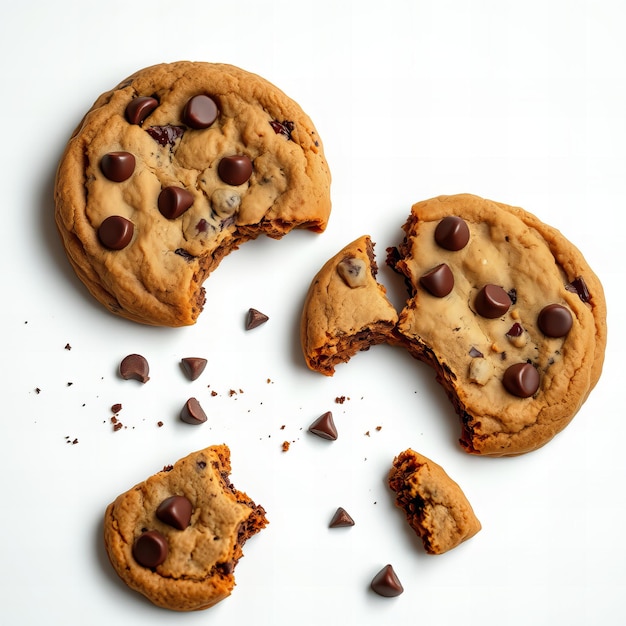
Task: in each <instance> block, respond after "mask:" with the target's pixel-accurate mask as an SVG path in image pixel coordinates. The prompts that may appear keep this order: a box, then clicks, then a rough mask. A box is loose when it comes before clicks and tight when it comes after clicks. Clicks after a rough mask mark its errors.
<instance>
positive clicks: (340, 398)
mask: <svg viewBox="0 0 626 626" xmlns="http://www.w3.org/2000/svg"><path fill="white" fill-rule="evenodd" d="M349 399H350V398H346V396H337V397H336V398H335V402H336V403H337V404H343V403H344V402H345V401H346V400H349Z"/></svg>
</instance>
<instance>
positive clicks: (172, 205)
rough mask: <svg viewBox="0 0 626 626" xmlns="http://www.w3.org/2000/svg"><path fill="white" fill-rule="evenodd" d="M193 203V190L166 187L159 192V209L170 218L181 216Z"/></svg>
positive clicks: (164, 215)
mask: <svg viewBox="0 0 626 626" xmlns="http://www.w3.org/2000/svg"><path fill="white" fill-rule="evenodd" d="M192 204H193V196H192V195H191V192H190V191H187V189H183V188H182V187H173V186H170V187H164V188H163V189H162V190H161V193H160V194H159V199H158V207H159V211H160V212H161V215H162V216H163V217H166V218H167V219H168V220H173V219H176V218H177V217H180V216H181V215H182V214H183V213H184V212H185V211H186V210H187V209H188V208H189V207H190V206H191V205H192Z"/></svg>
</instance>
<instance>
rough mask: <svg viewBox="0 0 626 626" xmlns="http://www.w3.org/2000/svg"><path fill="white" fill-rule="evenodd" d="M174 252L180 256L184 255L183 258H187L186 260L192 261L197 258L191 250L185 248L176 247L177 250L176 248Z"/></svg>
mask: <svg viewBox="0 0 626 626" xmlns="http://www.w3.org/2000/svg"><path fill="white" fill-rule="evenodd" d="M174 254H177V255H178V256H182V257H183V259H185V261H188V262H191V261H193V260H194V259H195V258H196V257H195V256H194V255H193V254H191V252H188V251H187V250H185V249H184V248H176V250H174Z"/></svg>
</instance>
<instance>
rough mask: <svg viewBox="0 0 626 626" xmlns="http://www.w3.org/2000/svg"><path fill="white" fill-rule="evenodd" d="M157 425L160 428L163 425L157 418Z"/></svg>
mask: <svg viewBox="0 0 626 626" xmlns="http://www.w3.org/2000/svg"><path fill="white" fill-rule="evenodd" d="M157 426H158V427H159V428H161V427H162V426H163V422H162V421H161V420H159V421H158V422H157Z"/></svg>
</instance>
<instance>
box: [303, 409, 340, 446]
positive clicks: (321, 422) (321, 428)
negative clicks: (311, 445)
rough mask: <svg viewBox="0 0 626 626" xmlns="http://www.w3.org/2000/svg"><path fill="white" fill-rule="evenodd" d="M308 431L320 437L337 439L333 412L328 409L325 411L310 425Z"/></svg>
mask: <svg viewBox="0 0 626 626" xmlns="http://www.w3.org/2000/svg"><path fill="white" fill-rule="evenodd" d="M309 432H311V433H313V434H314V435H317V436H318V437H321V438H322V439H330V440H331V441H335V440H336V439H337V428H336V427H335V422H334V420H333V414H332V413H331V412H330V411H326V413H323V414H322V415H320V416H319V417H318V418H317V419H316V420H315V421H314V422H313V423H312V424H311V425H310V426H309Z"/></svg>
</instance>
